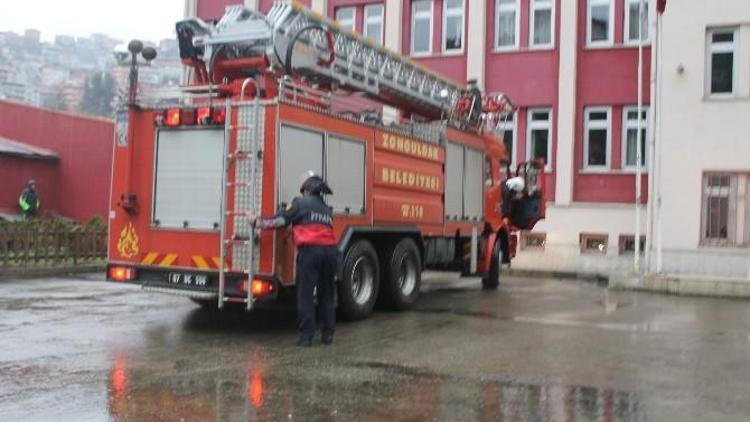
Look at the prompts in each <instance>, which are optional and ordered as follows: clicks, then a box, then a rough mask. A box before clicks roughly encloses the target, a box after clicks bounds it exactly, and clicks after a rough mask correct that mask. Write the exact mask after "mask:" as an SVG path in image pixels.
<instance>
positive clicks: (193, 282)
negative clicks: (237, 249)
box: [107, 263, 280, 301]
mask: <svg viewBox="0 0 750 422" xmlns="http://www.w3.org/2000/svg"><path fill="white" fill-rule="evenodd" d="M113 266H122V264H120V263H109V264H107V281H113V282H119V283H129V284H139V285H141V286H142V287H143V290H144V291H148V292H157V293H167V294H172V295H179V296H185V297H190V298H195V299H216V298H217V297H218V295H219V272H218V271H201V270H193V269H186V268H164V267H154V266H145V265H132V264H130V265H128V267H130V268H134V269H135V271H136V275H135V279H133V280H126V281H119V280H114V279H112V278H110V277H109V274H110V271H109V269H110V267H113ZM256 278H259V279H263V280H266V281H270V282H272V283H273V285H274V289H273V294H269V295H265V296H260V297H256V300H273V299H276V298H277V296H278V292H279V290H280V289H279V288H280V283H279V282H278V280H277V279H276V278H275V277H273V276H256ZM245 280H247V276H246V275H244V274H240V273H227V274H226V281H225V290H224V294H225V296H226V298H227V299H229V301H233V300H232V299H235V298H236V299H243V298H246V297H247V291H246V290H244V289H242V288H241V286H242V285H243V284H246V283H243V281H245Z"/></svg>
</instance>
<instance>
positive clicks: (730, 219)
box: [699, 171, 750, 248]
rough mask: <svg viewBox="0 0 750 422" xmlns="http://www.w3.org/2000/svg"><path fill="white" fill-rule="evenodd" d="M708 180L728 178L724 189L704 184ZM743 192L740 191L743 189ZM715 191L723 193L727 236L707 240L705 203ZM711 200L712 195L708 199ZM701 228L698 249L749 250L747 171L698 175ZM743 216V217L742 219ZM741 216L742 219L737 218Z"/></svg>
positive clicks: (749, 202)
mask: <svg viewBox="0 0 750 422" xmlns="http://www.w3.org/2000/svg"><path fill="white" fill-rule="evenodd" d="M711 177H728V178H729V182H728V185H727V186H718V187H714V186H711V185H709V184H708V180H709V178H711ZM743 188H744V189H743ZM712 189H718V190H719V194H720V195H716V197H724V196H723V195H721V191H722V190H726V196H725V197H726V198H727V236H726V238H717V237H708V236H707V233H706V230H707V229H708V224H709V209H708V208H707V206H706V204H707V200H708V198H709V191H710V190H712ZM711 196H714V195H711ZM700 209H701V216H700V217H701V224H700V236H699V239H700V242H699V246H702V247H725V248H747V247H748V246H750V220H748V218H750V172H747V171H705V172H703V174H702V175H701V207H700ZM743 214H744V215H743ZM741 215H742V218H740V216H741Z"/></svg>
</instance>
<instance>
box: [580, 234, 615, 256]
mask: <svg viewBox="0 0 750 422" xmlns="http://www.w3.org/2000/svg"><path fill="white" fill-rule="evenodd" d="M589 240H595V241H596V240H598V241H599V243H601V244H604V249H600V248H595V249H594V248H588V247H586V243H588V241H589ZM578 243H579V246H580V247H581V254H582V255H605V256H606V255H607V252H608V250H609V234H606V233H581V234H580V235H579V237H578Z"/></svg>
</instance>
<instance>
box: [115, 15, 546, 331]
mask: <svg viewBox="0 0 750 422" xmlns="http://www.w3.org/2000/svg"><path fill="white" fill-rule="evenodd" d="M177 33H178V41H179V45H180V54H181V58H182V60H183V63H185V64H186V69H187V72H188V73H189V75H188V79H189V80H191V81H192V83H191V84H189V85H187V86H184V87H181V88H180V89H177V90H158V91H154V92H138V91H136V86H137V69H136V66H135V64H136V53H138V52H139V50H140V48H138V47H139V46H137V45H135V44H134V45H131V47H133V48H132V52H133V66H132V68H131V93H130V98H129V104H128V107H127V110H126V111H123V112H122V113H120V114H118V118H117V125H116V126H117V133H116V142H115V147H114V168H113V177H112V200H111V212H110V220H109V229H110V230H109V233H110V239H109V265H108V280H111V281H116V282H128V283H136V284H140V285H142V286H143V288H144V289H145V290H149V291H157V292H165V293H174V294H181V295H184V296H187V297H189V298H191V299H193V300H194V301H196V302H198V303H201V304H202V305H205V306H208V305H210V306H215V305H218V307H219V308H221V307H223V306H224V305H225V304H226V303H242V304H244V305H245V306H246V307H247V309H251V308H252V307H253V306H254V305H256V304H259V303H260V302H265V301H273V300H274V299H277V298H279V297H280V296H282V295H284V294H285V292H287V291H288V290H289V289H293V288H294V280H295V265H294V264H295V251H294V248H293V245H292V242H291V237H290V234H289V232H285V231H277V232H261V231H258V230H256V229H255V228H254V227H253V226H252V225H251V224H250V223H249V222H250V221H251V219H252V217H254V216H258V215H263V216H270V215H273V214H274V213H276V212H277V210H280V209H284V208H285V207H286V206H287V204H289V203H291V201H292V199H293V197H295V196H296V195H298V194H299V186H300V175H301V174H303V173H305V172H307V171H309V170H312V171H314V172H315V173H316V174H320V175H321V176H322V177H324V178H325V179H326V181H327V183H328V184H329V185H330V186H331V188H332V190H333V192H334V193H333V195H330V196H328V197H327V203H328V205H329V206H330V207H331V208H332V210H333V212H334V221H335V232H336V235H337V238H338V248H339V251H340V266H339V267H340V268H339V271H338V277H337V283H338V292H337V293H338V296H337V302H338V309H339V314H340V316H342V317H344V318H348V319H360V318H364V317H366V316H367V315H369V314H370V312H371V311H372V309H373V306H374V305H375V303H376V302H377V301H382V302H383V303H384V304H387V305H388V306H390V307H392V308H395V309H407V308H409V307H410V306H412V305H413V304H414V303H415V301H416V299H417V297H418V295H419V290H420V281H421V272H422V271H423V270H424V269H436V270H448V271H461V272H463V273H464V274H466V275H480V276H481V277H482V283H483V285H484V287H486V288H496V287H497V286H498V282H499V273H500V269H501V266H502V265H503V264H509V263H510V259H511V258H512V257H513V256H514V255H515V244H516V242H515V240H514V239H515V236H514V235H513V233H514V232H515V231H517V230H518V229H530V228H532V227H533V226H534V224H535V223H536V222H537V221H538V220H539V219H541V218H543V217H544V192H543V183H542V180H541V178H540V176H539V174H540V173H539V171H538V169H540V168H542V167H543V166H542V163H536V162H526V163H521V164H520V165H519V166H518V167H517V168H516V169H513V170H514V174H511V169H510V167H509V165H507V164H506V159H507V157H506V154H505V149H504V147H503V145H502V143H500V142H499V141H498V139H497V138H496V137H495V136H494V135H493V134H492V131H491V130H488V129H493V128H495V127H498V126H500V125H499V124H498V123H499V122H500V121H501V120H502V119H503V118H505V117H506V116H507V115H508V114H509V113H512V105H511V104H510V102H509V101H508V100H507V98H505V97H504V96H503V95H501V94H494V95H485V96H483V95H482V94H481V93H480V92H479V90H478V89H476V88H475V87H474V86H472V85H470V86H469V87H466V86H462V85H459V84H456V83H454V82H452V81H450V80H448V79H446V78H444V77H442V76H440V75H437V74H435V73H433V72H431V71H430V70H428V69H426V68H423V67H421V66H419V65H417V64H415V63H414V62H412V61H411V60H409V59H408V58H404V57H402V56H400V55H398V54H396V53H393V52H391V51H389V50H387V49H385V48H383V47H381V46H376V45H373V43H372V42H371V40H369V39H364V38H362V37H361V36H359V35H357V34H354V33H351V32H348V31H344V30H342V29H341V28H340V27H339V26H338V24H337V23H336V22H333V21H330V20H328V19H326V18H324V17H322V16H320V15H318V14H316V13H313V12H311V11H309V10H307V9H306V8H304V7H302V6H300V5H298V4H296V3H293V2H289V1H277V2H276V3H275V5H274V6H273V8H272V10H271V11H270V12H269V14H268V15H265V16H264V15H261V14H258V13H256V12H254V11H251V10H248V9H245V8H243V7H241V6H236V7H231V8H228V9H227V12H226V14H225V16H224V17H223V18H222V19H221V20H219V21H218V22H216V23H206V22H203V21H201V20H200V19H197V18H193V19H188V20H185V21H182V22H179V23H178V24H177ZM136 44H137V43H136ZM144 53H146V52H144ZM144 57H145V58H146V59H149V60H150V59H153V52H148V54H144ZM384 106H385V107H384ZM370 107H374V108H375V110H378V111H373V110H369V109H368V108H370ZM380 110H383V111H380ZM387 114H390V115H392V116H394V119H392V120H393V121H391V122H388V123H385V122H384V121H385V120H386V119H385V118H384V116H385V115H387ZM399 122H400V123H399ZM511 177H512V178H513V179H514V180H515V184H514V189H508V188H507V187H506V186H507V185H509V184H506V183H505V181H506V179H508V178H511ZM519 181H520V182H519Z"/></svg>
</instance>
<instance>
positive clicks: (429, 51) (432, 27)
mask: <svg viewBox="0 0 750 422" xmlns="http://www.w3.org/2000/svg"><path fill="white" fill-rule="evenodd" d="M417 3H427V4H429V5H430V11H429V19H430V35H429V42H428V43H427V45H428V49H427V51H414V27H415V25H414V22H415V21H416V20H417V19H418V18H421V19H424V18H425V16H421V17H419V16H417V13H415V11H414V10H415V9H416V4H417ZM427 13H428V12H420V14H422V15H426V14H427ZM409 32H410V38H409V54H410V55H411V56H412V57H425V56H430V55H432V52H433V51H432V41H433V37H434V32H435V3H434V2H433V1H432V0H414V1H412V2H411V28H409Z"/></svg>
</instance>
